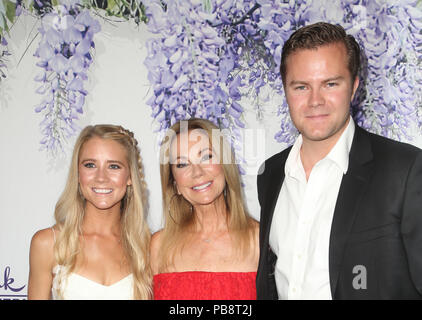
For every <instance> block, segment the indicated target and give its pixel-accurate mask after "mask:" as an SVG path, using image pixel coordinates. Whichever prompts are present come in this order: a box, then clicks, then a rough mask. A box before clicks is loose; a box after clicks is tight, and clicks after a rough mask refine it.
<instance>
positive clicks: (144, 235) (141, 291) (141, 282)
mask: <svg viewBox="0 0 422 320" xmlns="http://www.w3.org/2000/svg"><path fill="white" fill-rule="evenodd" d="M119 131H120V134H123V135H124V136H126V137H128V138H129V139H126V140H129V142H130V146H128V147H129V148H131V149H132V150H131V152H130V153H131V155H128V156H129V157H131V162H135V161H136V163H132V168H133V170H134V169H135V168H134V166H136V167H137V169H138V172H137V173H135V172H132V174H133V175H136V176H132V186H128V190H127V195H126V198H127V199H126V200H127V201H126V202H127V205H129V203H131V204H130V205H129V207H127V208H125V210H126V212H125V214H124V216H123V219H124V222H123V229H124V234H125V239H124V243H125V246H126V250H127V252H128V255H129V259H130V260H131V262H132V263H131V265H132V268H133V269H132V272H133V275H134V280H135V283H134V296H135V298H136V299H150V298H151V296H152V290H151V284H152V273H151V270H150V263H149V243H150V231H149V228H148V226H147V224H146V208H147V184H146V182H145V175H144V169H143V164H142V158H141V154H140V149H139V146H138V141H137V140H136V139H135V137H134V134H133V132H131V131H129V130H127V129H125V128H123V127H121V126H119ZM134 158H135V159H134ZM135 181H137V182H138V183H139V186H138V187H137V188H138V189H136V185H137V184H138V183H136V182H135ZM135 183H136V185H135ZM139 189H140V190H139ZM136 190H138V192H137V193H136V194H135V192H136ZM130 197H133V198H132V199H130ZM134 197H137V199H139V200H138V201H139V202H140V206H141V208H140V207H137V206H136V201H135V198H134ZM139 202H138V203H139ZM137 209H140V210H141V211H142V217H141V216H139V215H137V214H134V212H131V211H135V212H136V211H137Z"/></svg>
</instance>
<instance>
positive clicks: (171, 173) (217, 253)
mask: <svg viewBox="0 0 422 320" xmlns="http://www.w3.org/2000/svg"><path fill="white" fill-rule="evenodd" d="M160 161H161V162H160V172H161V183H162V191H163V201H164V205H163V208H164V212H165V225H164V228H163V229H162V230H161V231H158V232H157V233H155V234H154V235H153V237H152V240H151V264H152V271H153V274H154V288H153V289H154V299H168V300H172V299H194V300H201V299H207V300H214V299H219V300H225V299H230V300H236V299H256V287H255V278H256V270H257V266H258V258H259V246H258V226H259V224H258V222H257V221H255V220H253V219H252V218H251V217H250V216H249V215H248V213H247V212H246V209H245V206H244V202H243V197H242V187H241V182H240V175H239V171H238V167H237V164H236V163H235V161H234V155H233V152H232V150H231V148H230V145H229V144H228V143H227V141H226V140H225V138H224V136H223V135H222V132H221V131H220V130H219V129H218V128H217V127H216V126H215V125H214V124H212V123H211V122H209V121H207V120H201V119H192V120H186V121H182V122H178V123H176V124H175V125H174V126H172V127H171V128H170V130H169V134H167V136H166V139H164V142H163V144H162V147H161V158H160Z"/></svg>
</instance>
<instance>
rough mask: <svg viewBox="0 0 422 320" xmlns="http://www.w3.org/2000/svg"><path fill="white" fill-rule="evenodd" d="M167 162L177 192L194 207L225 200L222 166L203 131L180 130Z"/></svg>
mask: <svg viewBox="0 0 422 320" xmlns="http://www.w3.org/2000/svg"><path fill="white" fill-rule="evenodd" d="M170 163H171V172H172V174H173V177H174V181H175V185H176V188H177V193H178V194H181V195H183V197H184V198H185V199H186V200H187V201H189V202H190V203H191V204H192V205H193V206H194V207H196V206H200V205H209V204H213V203H214V202H215V201H220V200H224V195H223V190H224V187H225V185H226V182H225V177H224V170H223V166H222V165H221V164H220V161H219V158H218V155H217V154H216V153H215V151H214V150H213V149H212V146H211V144H210V141H209V138H208V135H207V134H206V132H205V131H203V130H199V129H195V130H190V131H188V132H182V133H179V134H178V135H177V136H176V137H175V138H174V140H173V142H172V144H171V146H170Z"/></svg>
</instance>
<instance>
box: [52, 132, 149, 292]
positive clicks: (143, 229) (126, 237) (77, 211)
mask: <svg viewBox="0 0 422 320" xmlns="http://www.w3.org/2000/svg"><path fill="white" fill-rule="evenodd" d="M93 137H99V138H102V139H111V140H114V141H116V142H118V143H120V144H121V145H122V146H123V147H124V148H125V149H126V151H127V161H128V164H129V169H130V175H131V180H132V185H131V186H128V189H127V191H126V194H125V196H124V197H123V199H122V205H121V219H120V223H121V238H122V239H121V241H122V244H123V248H124V250H125V253H126V255H127V257H128V260H129V264H130V267H131V271H132V273H133V278H134V288H133V289H134V297H135V299H150V298H151V297H152V290H151V285H152V273H151V270H150V263H149V243H150V237H151V234H150V231H149V228H148V225H147V223H146V210H145V209H146V208H147V205H148V204H147V197H146V192H147V186H146V183H145V176H144V170H143V165H142V158H141V155H140V151H139V147H138V141H137V140H136V139H135V137H134V135H133V133H132V132H131V131H129V130H127V129H125V128H123V127H122V126H115V125H95V126H87V127H86V128H84V129H83V130H82V132H81V133H80V135H79V137H78V139H77V141H76V143H75V147H74V150H73V155H72V160H71V164H70V169H69V175H68V179H67V182H66V186H65V189H64V191H63V193H62V195H61V196H60V198H59V200H58V202H57V204H56V208H55V213H54V216H55V219H56V224H57V226H58V228H59V229H60V234H59V236H58V238H57V241H56V243H55V246H54V255H55V259H56V262H57V264H58V265H59V266H62V267H63V268H62V270H65V271H64V273H63V274H61V275H58V276H59V283H60V281H62V278H64V277H65V276H66V275H67V274H68V273H70V272H72V271H73V270H74V268H75V265H76V256H77V255H78V254H79V253H80V252H81V250H80V242H79V236H80V235H81V234H82V221H83V217H84V207H85V200H84V199H83V197H82V195H81V194H80V192H79V188H78V187H79V184H78V163H79V153H80V150H81V149H82V147H83V145H84V144H85V143H86V142H87V141H88V140H90V139H91V138H93ZM60 287H61V286H60V285H58V290H60ZM57 295H58V296H62V293H61V292H60V291H59V292H57Z"/></svg>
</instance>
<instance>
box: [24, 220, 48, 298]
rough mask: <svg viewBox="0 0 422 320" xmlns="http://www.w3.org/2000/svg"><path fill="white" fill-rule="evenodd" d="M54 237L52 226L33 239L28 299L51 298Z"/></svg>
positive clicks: (35, 235) (36, 234)
mask: <svg viewBox="0 0 422 320" xmlns="http://www.w3.org/2000/svg"><path fill="white" fill-rule="evenodd" d="M53 247H54V237H53V232H52V230H51V229H50V228H48V229H44V230H40V231H38V232H37V233H35V234H34V236H33V237H32V240H31V247H30V253H29V280H28V299H29V300H47V299H50V295H51V286H52V281H53V275H52V268H53V267H54V251H53V250H54V249H53Z"/></svg>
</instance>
